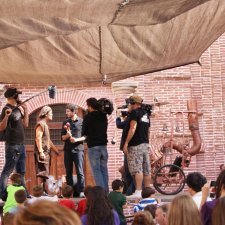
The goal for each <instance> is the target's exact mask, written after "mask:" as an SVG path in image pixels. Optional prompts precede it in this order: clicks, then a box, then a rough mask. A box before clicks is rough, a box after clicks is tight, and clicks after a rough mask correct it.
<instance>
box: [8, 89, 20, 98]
mask: <svg viewBox="0 0 225 225" xmlns="http://www.w3.org/2000/svg"><path fill="white" fill-rule="evenodd" d="M19 94H22V91H18V90H17V88H14V87H9V88H8V89H7V90H6V92H5V93H4V96H5V97H6V98H10V97H13V96H15V95H19Z"/></svg>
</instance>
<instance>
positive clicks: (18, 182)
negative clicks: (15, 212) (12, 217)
mask: <svg viewBox="0 0 225 225" xmlns="http://www.w3.org/2000/svg"><path fill="white" fill-rule="evenodd" d="M10 180H11V183H12V184H11V185H9V186H8V187H7V189H6V194H5V195H4V196H6V202H5V204H4V207H3V214H5V213H7V212H9V210H10V209H11V208H13V207H15V206H17V203H16V200H15V193H16V191H18V190H25V188H24V187H23V186H22V176H21V175H20V174H18V173H14V174H12V175H11V177H10Z"/></svg>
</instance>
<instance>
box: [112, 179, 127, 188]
mask: <svg viewBox="0 0 225 225" xmlns="http://www.w3.org/2000/svg"><path fill="white" fill-rule="evenodd" d="M123 186H124V184H123V181H121V180H120V179H116V180H114V181H113V182H112V189H113V191H116V190H119V188H121V187H123Z"/></svg>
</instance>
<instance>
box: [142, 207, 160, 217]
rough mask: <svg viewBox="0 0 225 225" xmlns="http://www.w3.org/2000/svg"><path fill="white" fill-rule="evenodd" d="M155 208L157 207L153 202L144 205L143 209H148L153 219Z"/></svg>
mask: <svg viewBox="0 0 225 225" xmlns="http://www.w3.org/2000/svg"><path fill="white" fill-rule="evenodd" d="M156 209H157V205H155V204H150V205H146V206H145V208H144V211H148V212H150V213H151V215H152V217H153V219H155V213H156Z"/></svg>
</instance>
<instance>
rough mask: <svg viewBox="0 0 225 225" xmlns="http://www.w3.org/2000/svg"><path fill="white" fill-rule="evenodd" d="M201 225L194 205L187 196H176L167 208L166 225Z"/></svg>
mask: <svg viewBox="0 0 225 225" xmlns="http://www.w3.org/2000/svg"><path fill="white" fill-rule="evenodd" d="M180 224H182V225H190V224H192V225H202V221H201V217H200V213H199V210H198V208H197V205H196V203H195V202H194V201H193V199H192V197H191V196H190V195H187V194H182V195H178V196H176V197H175V198H174V199H173V200H172V202H171V204H170V208H169V212H168V217H167V225H180Z"/></svg>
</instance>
